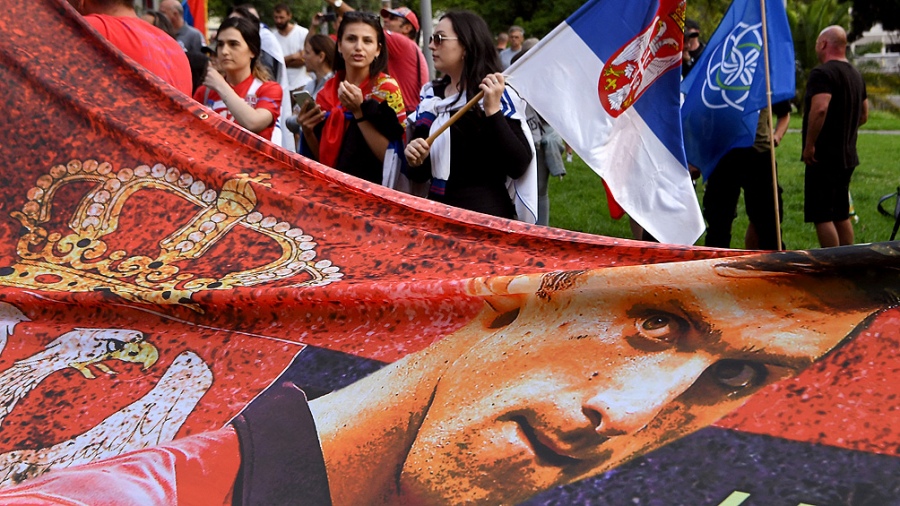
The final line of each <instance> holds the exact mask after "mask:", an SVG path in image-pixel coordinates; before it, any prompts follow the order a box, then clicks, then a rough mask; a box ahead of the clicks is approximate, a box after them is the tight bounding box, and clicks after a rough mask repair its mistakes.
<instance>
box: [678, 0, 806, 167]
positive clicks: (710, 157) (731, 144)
mask: <svg viewBox="0 0 900 506" xmlns="http://www.w3.org/2000/svg"><path fill="white" fill-rule="evenodd" d="M765 2H766V17H767V31H768V39H769V40H768V44H769V68H770V70H769V71H770V76H771V81H772V102H773V103H776V102H780V101H783V100H789V99H790V98H792V97H793V96H794V86H795V85H794V82H795V81H794V42H793V40H792V39H791V29H790V26H789V25H788V19H787V13H786V12H785V10H784V4H783V0H765ZM762 47H763V28H762V13H761V11H760V0H735V1H734V2H733V3H732V4H731V7H729V9H728V12H726V13H725V17H724V18H722V22H721V23H720V24H719V27H718V28H716V31H715V33H713V36H712V37H711V38H710V40H709V44H708V45H707V47H706V49H705V50H704V51H703V53H702V54H701V55H700V59H699V61H698V62H697V64H696V65H695V66H694V68H693V69H692V70H691V72H690V73H689V74H688V75H687V77H685V79H684V81H683V82H682V83H681V92H682V93H684V94H685V100H684V105H682V107H681V119H682V125H683V130H684V149H685V152H686V154H687V159H688V163H690V164H691V165H693V166H695V167H697V168H699V169H700V171H701V172H702V173H703V177H704V179H706V178H708V177H709V175H710V174H711V173H712V171H713V169H714V168H715V167H716V164H717V163H718V162H719V160H720V159H721V158H722V156H724V155H725V153H727V152H728V151H729V150H731V149H732V148H737V147H747V146H751V145H752V144H753V140H754V138H755V136H756V126H757V122H758V121H759V111H760V109H764V108H765V107H766V73H765V59H764V55H763V53H762Z"/></svg>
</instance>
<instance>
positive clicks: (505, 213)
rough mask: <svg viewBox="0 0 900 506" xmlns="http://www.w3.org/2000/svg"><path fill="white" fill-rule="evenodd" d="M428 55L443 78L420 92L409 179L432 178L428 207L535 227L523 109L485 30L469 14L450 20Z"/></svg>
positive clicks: (533, 169) (438, 30)
mask: <svg viewBox="0 0 900 506" xmlns="http://www.w3.org/2000/svg"><path fill="white" fill-rule="evenodd" d="M429 48H430V49H431V51H432V55H433V58H434V68H435V69H437V70H439V71H441V72H442V73H443V74H444V77H443V78H441V79H438V80H437V81H433V82H431V83H427V84H426V85H425V86H423V87H422V92H421V93H420V98H421V99H422V101H421V102H420V103H419V107H418V108H417V109H416V114H415V117H414V119H413V121H414V123H413V134H412V139H411V140H410V141H409V145H407V147H406V151H405V154H406V160H407V162H408V163H409V167H410V169H409V173H408V176H409V178H410V179H411V180H412V181H415V182H419V183H421V182H425V181H428V179H429V178H431V190H430V191H429V194H428V198H430V199H433V200H437V201H440V202H443V203H445V204H449V205H452V206H456V207H462V208H464V209H469V210H472V211H478V212H481V213H485V214H491V215H494V216H500V217H503V218H517V219H519V220H521V221H526V222H528V223H534V222H535V220H536V217H537V166H536V164H535V158H534V144H533V142H532V140H531V132H530V130H529V129H528V126H527V124H525V103H524V102H523V101H522V99H520V98H519V97H518V95H516V94H515V91H513V90H512V89H509V88H506V87H505V79H504V77H503V74H501V73H500V59H499V58H498V56H497V50H496V48H495V47H494V42H493V38H492V36H491V32H490V30H489V29H488V26H487V23H485V21H484V20H483V19H482V18H481V17H479V16H478V15H477V14H475V13H473V12H469V11H451V12H448V13H447V14H445V15H444V16H443V17H442V18H441V20H440V22H439V23H438V24H437V25H436V26H435V30H434V35H433V36H432V37H431V42H430V43H429ZM479 90H480V91H484V98H483V99H482V100H481V101H480V103H479V104H478V105H476V106H474V107H472V108H471V109H470V110H469V111H468V112H466V113H465V114H464V115H463V116H462V117H461V118H460V119H459V120H458V121H456V123H453V124H452V125H451V126H450V128H449V132H444V133H443V134H441V135H439V136H438V137H437V138H436V139H435V140H434V143H433V144H432V145H430V146H429V144H428V142H426V140H425V139H426V138H427V137H428V136H429V135H431V133H433V132H436V131H437V130H438V129H439V128H440V127H441V126H442V125H444V124H445V123H447V120H448V119H449V118H450V116H451V115H452V114H453V113H454V112H456V111H458V110H459V109H461V108H462V107H463V106H464V105H465V104H466V102H468V101H469V100H471V99H472V98H473V97H474V96H475V95H476V94H478V92H479ZM508 179H509V180H510V181H509V182H510V184H509V186H508V185H507V183H508Z"/></svg>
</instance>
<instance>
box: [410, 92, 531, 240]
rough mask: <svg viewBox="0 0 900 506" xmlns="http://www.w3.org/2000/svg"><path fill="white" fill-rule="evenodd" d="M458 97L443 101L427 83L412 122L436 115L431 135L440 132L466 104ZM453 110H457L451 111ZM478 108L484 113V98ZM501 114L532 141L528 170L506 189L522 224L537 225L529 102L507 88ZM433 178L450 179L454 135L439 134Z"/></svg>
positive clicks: (434, 146) (434, 148) (434, 147)
mask: <svg viewBox="0 0 900 506" xmlns="http://www.w3.org/2000/svg"><path fill="white" fill-rule="evenodd" d="M458 96H459V94H455V95H452V96H449V97H445V98H441V97H437V96H435V94H434V87H433V85H432V83H426V84H425V86H423V87H422V91H421V93H420V94H419V100H420V102H419V106H418V107H417V108H416V112H415V116H414V117H413V119H412V121H413V122H414V121H415V120H416V119H417V118H419V117H421V116H422V115H423V114H427V115H433V116H434V122H433V123H432V124H431V130H430V132H431V133H434V132H436V131H437V130H438V129H439V128H440V127H441V125H443V124H445V123H447V121H448V120H449V119H450V116H452V115H453V112H455V111H456V110H459V109H460V108H462V106H463V105H465V103H466V101H465V100H464V97H463V98H459V100H457V97H458ZM451 107H453V110H451ZM478 107H481V109H482V110H484V99H482V100H481V101H480V102H479V103H478ZM500 112H501V113H502V114H503V115H504V116H505V117H507V118H511V119H516V120H519V126H520V128H522V132H523V133H524V134H525V138H526V139H528V145H529V147H530V148H531V162H529V164H528V169H527V170H526V171H525V173H524V174H523V175H522V176H521V177H519V178H518V179H512V178H507V180H506V189H507V190H508V191H509V197H510V199H512V201H513V204H515V208H516V216H517V219H518V220H519V221H524V222H526V223H535V222H536V221H537V200H538V199H537V158H536V156H535V150H534V141H533V139H532V137H531V129H530V128H528V124H527V122H526V119H525V102H524V101H523V100H522V99H521V98H520V97H519V95H518V94H517V93H516V92H515V90H513V89H512V88H510V87H508V86H507V87H506V90H504V92H503V96H502V97H501V99H500ZM430 156H431V177H432V178H433V179H438V180H442V181H445V182H446V181H447V179H449V178H450V134H449V132H444V133H443V134H441V135H439V136H438V137H437V139H435V140H434V143H433V144H432V145H431V153H430Z"/></svg>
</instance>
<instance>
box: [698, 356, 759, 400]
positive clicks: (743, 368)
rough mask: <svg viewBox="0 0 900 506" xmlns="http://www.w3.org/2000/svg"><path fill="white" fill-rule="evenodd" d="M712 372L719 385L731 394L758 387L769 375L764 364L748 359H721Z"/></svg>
mask: <svg viewBox="0 0 900 506" xmlns="http://www.w3.org/2000/svg"><path fill="white" fill-rule="evenodd" d="M710 372H711V373H712V376H713V379H714V380H715V381H716V383H718V385H719V387H721V388H723V389H725V390H727V391H729V395H734V394H738V393H740V392H741V391H743V390H747V389H752V388H755V387H758V386H760V385H762V384H763V383H765V381H766V377H767V376H768V371H767V370H766V367H765V366H764V365H762V364H759V363H756V362H749V361H746V360H720V361H718V362H716V363H715V364H714V365H713V366H712V368H711V370H710Z"/></svg>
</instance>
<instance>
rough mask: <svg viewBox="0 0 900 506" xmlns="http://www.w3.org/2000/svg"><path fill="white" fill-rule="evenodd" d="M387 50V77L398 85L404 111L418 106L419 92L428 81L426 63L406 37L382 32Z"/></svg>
mask: <svg viewBox="0 0 900 506" xmlns="http://www.w3.org/2000/svg"><path fill="white" fill-rule="evenodd" d="M384 36H385V41H386V42H387V48H388V75H390V76H391V77H393V78H394V79H395V80H396V81H397V83H398V84H399V85H400V93H401V94H402V95H403V102H404V104H406V111H407V112H412V111H414V110H416V106H417V105H419V91H421V90H422V85H424V84H425V83H427V82H428V81H429V79H428V63H427V62H426V61H425V55H423V54H422V50H421V49H419V46H418V45H417V44H416V43H415V42H413V41H412V39H410V38H409V37H407V36H406V35H403V34H402V33H394V32H391V31H389V30H385V31H384Z"/></svg>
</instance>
